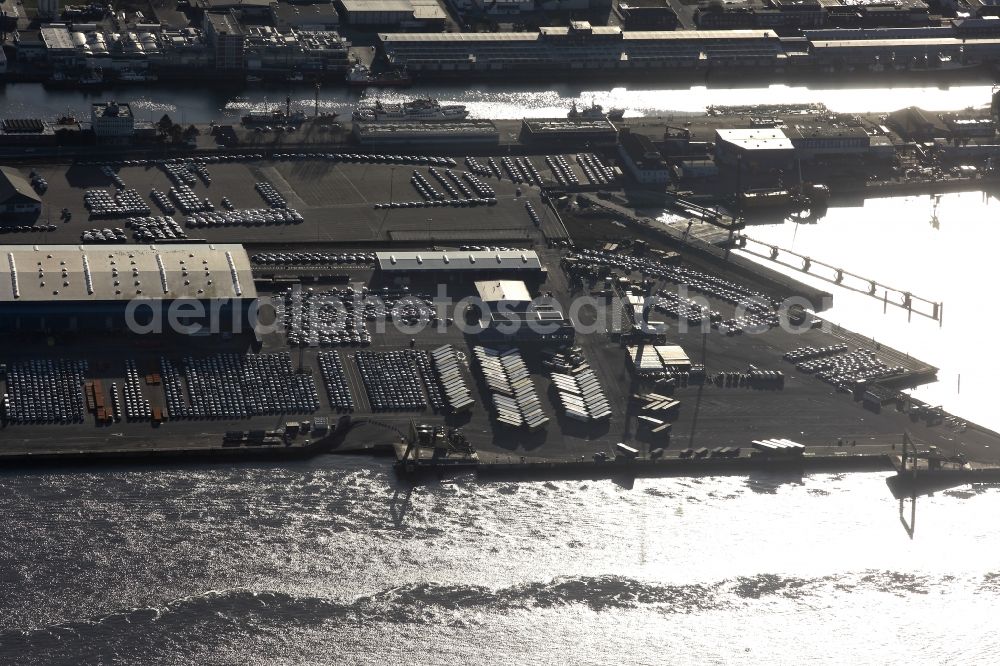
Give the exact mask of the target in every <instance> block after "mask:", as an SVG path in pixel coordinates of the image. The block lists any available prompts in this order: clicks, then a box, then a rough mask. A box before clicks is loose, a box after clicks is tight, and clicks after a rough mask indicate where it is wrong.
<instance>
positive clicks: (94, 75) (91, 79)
mask: <svg viewBox="0 0 1000 666" xmlns="http://www.w3.org/2000/svg"><path fill="white" fill-rule="evenodd" d="M102 83H104V72H103V71H101V70H99V69H88V70H87V71H86V72H84V73H83V74H82V75H81V76H80V79H79V80H78V81H77V84H78V85H80V86H85V87H86V86H99V85H101V84H102Z"/></svg>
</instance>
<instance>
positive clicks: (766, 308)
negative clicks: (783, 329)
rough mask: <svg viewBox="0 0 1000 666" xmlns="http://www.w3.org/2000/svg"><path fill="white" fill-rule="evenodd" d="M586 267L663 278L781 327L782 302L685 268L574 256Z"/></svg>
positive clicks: (593, 254) (584, 253) (629, 258)
mask: <svg viewBox="0 0 1000 666" xmlns="http://www.w3.org/2000/svg"><path fill="white" fill-rule="evenodd" d="M569 256H570V257H576V258H578V259H579V261H580V263H581V264H583V265H585V266H589V267H592V266H608V267H611V268H616V269H620V270H622V271H624V272H638V273H640V274H641V275H643V276H645V277H651V278H661V279H664V280H667V281H669V282H673V283H675V284H677V285H680V286H683V287H685V288H687V289H690V290H693V291H697V292H700V293H702V294H705V295H707V296H710V297H712V298H716V299H718V300H721V301H724V302H726V303H730V304H732V305H734V306H738V307H740V308H741V309H742V311H743V312H744V313H745V315H744V316H754V317H759V318H762V319H763V320H764V321H766V323H767V325H768V326H772V327H773V326H777V325H778V323H779V322H778V315H777V310H778V306H779V305H780V304H781V301H780V300H777V299H773V298H771V297H769V296H768V295H767V294H765V293H763V292H761V291H759V290H756V289H753V288H751V287H748V286H747V285H744V284H740V283H738V282H735V281H733V280H730V279H728V278H724V277H721V276H719V275H713V274H710V273H706V272H704V271H701V270H698V269H696V268H692V267H690V266H684V265H673V264H668V263H665V262H662V261H659V260H658V259H655V258H652V257H639V256H635V255H630V254H622V253H617V252H606V251H604V250H592V249H586V248H585V249H581V250H579V251H577V252H575V253H573V254H571V255H569Z"/></svg>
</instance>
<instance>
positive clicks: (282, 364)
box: [171, 352, 319, 419]
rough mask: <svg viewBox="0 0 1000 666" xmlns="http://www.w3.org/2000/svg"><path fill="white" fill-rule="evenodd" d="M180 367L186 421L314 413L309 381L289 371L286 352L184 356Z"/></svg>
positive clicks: (315, 396)
mask: <svg viewBox="0 0 1000 666" xmlns="http://www.w3.org/2000/svg"><path fill="white" fill-rule="evenodd" d="M181 366H182V369H183V373H184V379H185V383H186V384H187V387H188V393H189V395H190V396H191V405H190V409H188V410H187V411H186V413H187V415H188V416H189V417H190V418H211V419H243V418H249V417H251V416H263V415H267V414H306V413H312V412H315V411H316V410H317V409H319V394H318V392H317V391H316V383H315V380H314V379H313V377H312V375H309V374H301V373H297V372H295V371H294V369H293V367H292V359H291V356H290V355H289V354H288V353H287V352H284V353H278V354H246V355H240V354H217V355H213V356H206V357H186V358H184V360H183V362H182V363H181ZM171 381H173V380H171Z"/></svg>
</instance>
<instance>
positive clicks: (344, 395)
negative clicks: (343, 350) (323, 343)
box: [318, 351, 354, 412]
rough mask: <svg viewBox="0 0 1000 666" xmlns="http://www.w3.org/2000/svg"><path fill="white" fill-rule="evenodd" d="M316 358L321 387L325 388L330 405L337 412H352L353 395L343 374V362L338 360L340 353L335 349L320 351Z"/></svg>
mask: <svg viewBox="0 0 1000 666" xmlns="http://www.w3.org/2000/svg"><path fill="white" fill-rule="evenodd" d="M318 360H319V372H320V375H322V377H323V388H324V389H326V395H327V398H329V400H330V407H332V408H333V409H335V410H337V411H338V412H353V411H354V397H353V396H352V395H351V387H350V386H349V385H348V383H347V375H346V374H344V363H343V361H341V360H340V354H338V353H337V352H335V351H324V352H320V353H319V356H318Z"/></svg>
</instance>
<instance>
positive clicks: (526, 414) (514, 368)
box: [472, 346, 549, 430]
mask: <svg viewBox="0 0 1000 666" xmlns="http://www.w3.org/2000/svg"><path fill="white" fill-rule="evenodd" d="M472 351H473V355H474V356H475V358H476V361H477V364H478V366H479V371H480V372H481V373H482V376H483V381H484V382H485V383H486V387H487V389H488V390H489V391H490V393H491V394H492V396H491V397H492V399H493V406H494V408H495V409H496V419H497V421H498V422H499V423H502V424H504V425H508V426H511V427H520V426H526V427H527V428H528V429H529V430H536V429H538V428H542V427H544V426H545V424H547V423H548V421H549V419H548V417H547V416H545V412H543V411H542V405H541V402H540V401H539V399H538V394H537V393H536V392H535V386H534V384H533V383H532V381H531V375H530V373H529V372H528V368H527V366H525V364H524V360H523V359H522V358H521V354H520V353H519V352H518V350H517V349H508V350H507V351H505V352H503V353H501V352H499V351H497V350H495V349H490V348H489V347H481V346H477V347H474V348H473V350H472Z"/></svg>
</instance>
